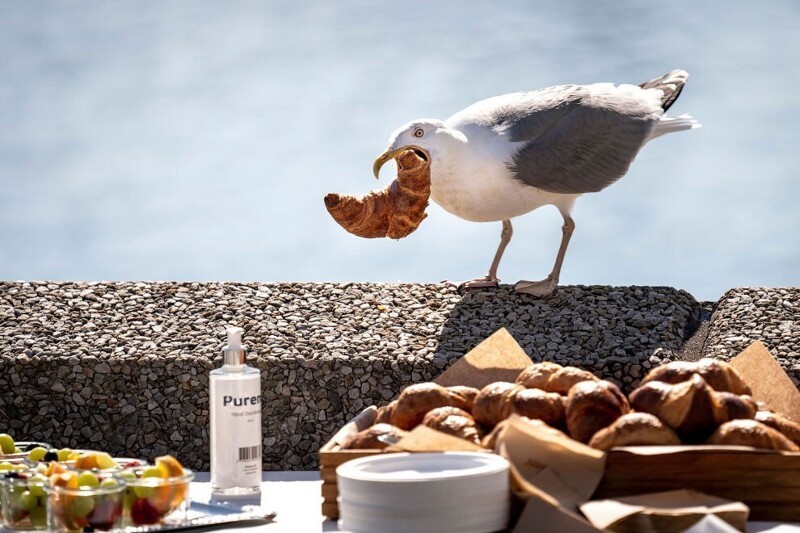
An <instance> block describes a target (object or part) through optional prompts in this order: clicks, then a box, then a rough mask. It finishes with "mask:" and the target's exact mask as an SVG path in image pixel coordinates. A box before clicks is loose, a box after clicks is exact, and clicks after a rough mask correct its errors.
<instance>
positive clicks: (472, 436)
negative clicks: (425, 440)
mask: <svg viewBox="0 0 800 533" xmlns="http://www.w3.org/2000/svg"><path fill="white" fill-rule="evenodd" d="M422 424H423V425H424V426H428V427H430V428H433V429H435V430H438V431H441V432H442V433H447V434H448V435H454V436H456V437H459V438H462V439H465V440H468V441H470V442H472V443H473V444H477V445H478V446H480V445H481V435H480V433H479V431H478V426H477V424H475V419H474V418H472V415H470V414H469V413H468V412H466V411H464V410H463V409H459V408H458V407H437V408H436V409H431V410H430V411H428V414H426V415H425V418H423V419H422Z"/></svg>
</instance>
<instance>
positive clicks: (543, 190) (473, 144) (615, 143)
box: [373, 70, 700, 297]
mask: <svg viewBox="0 0 800 533" xmlns="http://www.w3.org/2000/svg"><path fill="white" fill-rule="evenodd" d="M688 77H689V74H687V73H686V71H683V70H672V71H670V72H667V73H666V74H664V75H663V76H660V77H658V78H655V79H653V80H650V81H646V82H644V83H642V84H640V85H629V84H618V85H615V84H613V83H595V84H591V85H559V86H556V87H548V88H545V89H539V90H537V91H526V92H518V93H512V94H505V95H502V96H495V97H493V98H488V99H485V100H481V101H479V102H477V103H475V104H473V105H471V106H469V107H467V108H466V109H463V110H461V111H459V112H458V113H456V114H455V115H453V116H451V117H450V118H448V119H447V120H445V121H444V122H442V121H441V120H435V119H420V120H414V121H412V122H410V123H408V124H406V125H405V126H402V127H401V128H399V129H398V130H397V131H395V132H394V133H393V134H392V136H391V138H390V139H389V147H388V148H387V149H386V151H384V152H383V153H382V154H381V155H380V156H378V158H377V159H376V160H375V163H374V165H373V172H374V174H375V177H376V178H377V177H378V176H379V173H380V169H381V167H382V166H383V165H384V164H385V163H386V162H387V161H389V160H391V159H394V158H395V157H397V156H398V155H399V154H400V153H402V152H403V151H405V150H409V149H411V150H414V151H415V152H416V153H417V154H418V155H419V156H420V157H423V158H425V159H426V160H427V161H428V162H429V163H430V172H431V198H432V199H433V200H434V201H435V202H436V203H437V204H439V205H440V206H441V207H442V208H444V210H445V211H447V212H449V213H451V214H453V215H455V216H457V217H460V218H462V219H464V220H469V221H473V222H498V221H499V222H502V224H503V229H502V232H501V233H500V245H499V246H498V248H497V251H496V252H495V255H494V260H493V261H492V264H491V266H490V267H489V272H488V274H486V275H485V276H482V277H479V278H476V279H473V280H469V281H465V282H463V283H461V284H460V285H459V287H460V288H462V289H467V290H469V289H480V288H485V287H497V286H498V284H499V281H500V280H499V279H498V277H497V268H498V266H499V264H500V259H501V258H502V257H503V252H504V251H505V249H506V246H508V243H509V241H510V240H511V234H512V231H513V230H512V226H511V219H512V218H514V217H518V216H520V215H524V214H525V213H529V212H531V211H533V210H535V209H538V208H539V207H542V206H545V205H552V206H555V207H556V208H557V209H558V210H559V212H560V213H561V216H562V217H563V218H564V225H563V226H562V228H561V231H562V237H561V245H560V247H559V249H558V254H557V255H556V261H555V265H554V266H553V270H552V272H550V274H549V275H548V276H547V277H546V278H545V279H543V280H541V281H524V280H523V281H519V282H518V283H516V284H515V285H514V290H515V291H516V292H519V293H525V294H531V295H534V296H537V297H543V296H547V295H549V294H551V293H552V292H553V290H555V288H556V286H557V285H558V281H559V275H560V273H561V265H562V263H563V262H564V255H565V254H566V251H567V246H568V245H569V240H570V237H571V236H572V233H573V231H575V222H574V220H573V219H572V216H571V212H572V207H573V205H574V204H575V200H576V199H577V198H578V197H579V196H580V195H582V194H586V193H592V192H598V191H601V190H603V189H605V188H606V187H608V186H609V185H611V184H612V183H614V182H615V181H617V180H618V179H619V178H621V177H622V176H623V175H625V173H626V172H627V171H628V167H630V164H631V162H633V159H634V158H635V157H636V154H637V153H639V150H640V149H641V148H642V146H644V145H645V144H646V143H647V142H648V141H651V140H653V139H655V138H656V137H661V136H662V135H665V134H667V133H672V132H676V131H682V130H688V129H693V128H699V127H700V124H699V123H698V122H697V121H696V120H694V119H693V118H692V117H691V116H690V115H681V116H678V117H667V116H666V115H665V113H666V111H667V110H668V109H669V108H670V106H672V104H674V103H675V100H676V99H677V98H678V96H679V95H680V93H681V90H682V89H683V86H684V84H685V83H686V80H687V79H688Z"/></svg>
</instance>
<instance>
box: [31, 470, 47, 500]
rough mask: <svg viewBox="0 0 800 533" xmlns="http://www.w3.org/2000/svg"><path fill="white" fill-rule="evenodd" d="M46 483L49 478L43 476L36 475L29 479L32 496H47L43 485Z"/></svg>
mask: <svg viewBox="0 0 800 533" xmlns="http://www.w3.org/2000/svg"><path fill="white" fill-rule="evenodd" d="M46 483H47V477H45V476H43V475H42V474H35V475H33V476H31V477H30V479H28V488H29V490H30V491H31V494H33V495H34V496H36V497H37V498H39V497H43V496H44V495H45V492H44V486H43V485H44V484H46Z"/></svg>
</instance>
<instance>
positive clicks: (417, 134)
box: [414, 128, 425, 137]
mask: <svg viewBox="0 0 800 533" xmlns="http://www.w3.org/2000/svg"><path fill="white" fill-rule="evenodd" d="M423 135H425V131H424V130H423V129H422V128H417V129H415V130H414V137H422V136H423Z"/></svg>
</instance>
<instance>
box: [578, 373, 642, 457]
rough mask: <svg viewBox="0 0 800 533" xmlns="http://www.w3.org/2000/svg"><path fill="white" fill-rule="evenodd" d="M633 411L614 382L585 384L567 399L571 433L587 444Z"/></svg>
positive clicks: (579, 384)
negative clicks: (598, 433) (601, 431)
mask: <svg viewBox="0 0 800 533" xmlns="http://www.w3.org/2000/svg"><path fill="white" fill-rule="evenodd" d="M628 411H630V406H629V405H628V400H627V399H626V398H625V395H624V394H622V392H621V391H620V390H619V388H618V387H617V386H616V385H614V384H613V383H611V382H610V381H605V380H603V381H583V382H580V383H577V384H575V385H574V386H573V387H572V388H571V389H570V391H569V396H568V397H567V430H568V431H569V435H570V437H572V438H573V439H575V440H579V441H581V442H583V443H586V442H589V440H591V438H592V436H594V434H595V433H597V432H598V431H600V430H601V429H603V428H605V427H608V426H610V425H611V424H612V423H613V422H614V421H615V420H616V419H618V418H619V417H621V416H622V415H624V414H625V413H627V412H628Z"/></svg>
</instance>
